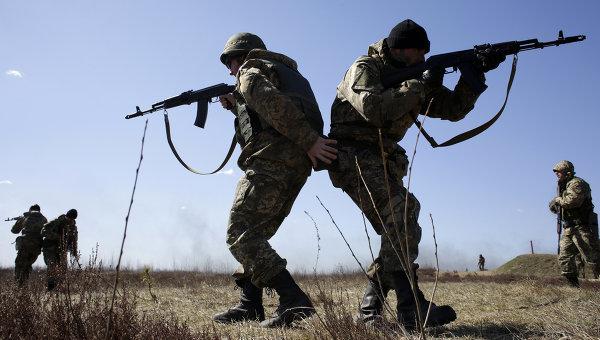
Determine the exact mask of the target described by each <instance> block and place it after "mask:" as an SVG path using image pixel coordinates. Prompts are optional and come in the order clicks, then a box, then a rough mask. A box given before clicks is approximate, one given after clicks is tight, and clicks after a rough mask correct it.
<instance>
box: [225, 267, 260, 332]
mask: <svg viewBox="0 0 600 340" xmlns="http://www.w3.org/2000/svg"><path fill="white" fill-rule="evenodd" d="M235 284H236V285H237V286H238V287H239V288H240V303H239V304H237V305H236V306H233V307H231V308H229V309H228V310H227V311H225V312H223V313H219V314H217V315H215V316H213V320H214V321H216V322H219V323H234V322H240V321H246V320H254V321H263V320H264V319H265V309H264V307H263V304H262V297H263V295H262V288H258V287H257V286H255V285H254V284H252V282H251V281H250V279H248V278H242V279H236V280H235Z"/></svg>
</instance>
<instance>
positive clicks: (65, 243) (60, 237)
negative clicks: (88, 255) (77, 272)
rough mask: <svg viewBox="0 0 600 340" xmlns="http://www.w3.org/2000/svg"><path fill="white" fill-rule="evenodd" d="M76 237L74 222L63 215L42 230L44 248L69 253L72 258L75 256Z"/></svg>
mask: <svg viewBox="0 0 600 340" xmlns="http://www.w3.org/2000/svg"><path fill="white" fill-rule="evenodd" d="M77 237H78V235H77V226H76V225H75V221H74V220H71V219H69V218H67V216H65V215H60V216H59V217H58V218H56V219H54V220H52V221H50V222H48V223H46V224H45V225H44V228H43V229H42V238H43V245H44V248H47V247H48V248H49V247H57V248H58V249H59V250H60V251H63V249H64V250H66V251H69V252H70V253H71V255H73V256H77Z"/></svg>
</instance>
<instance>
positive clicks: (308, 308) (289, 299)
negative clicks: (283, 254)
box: [260, 269, 315, 328]
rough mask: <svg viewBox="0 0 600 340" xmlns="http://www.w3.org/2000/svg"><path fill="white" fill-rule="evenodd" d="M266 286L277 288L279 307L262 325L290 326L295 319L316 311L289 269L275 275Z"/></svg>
mask: <svg viewBox="0 0 600 340" xmlns="http://www.w3.org/2000/svg"><path fill="white" fill-rule="evenodd" d="M266 286H267V287H269V288H273V289H275V291H276V292H277V294H278V295H279V307H277V309H276V310H275V314H274V315H273V317H272V318H270V319H268V320H265V321H263V322H261V323H260V325H261V326H262V327H268V328H273V327H282V326H289V325H291V324H292V323H293V322H294V321H297V320H302V319H304V318H307V317H309V316H311V315H313V314H314V313H315V308H314V307H313V305H312V303H311V302H310V299H309V298H308V296H307V295H306V294H305V293H304V292H303V291H302V289H300V287H298V285H297V284H296V282H294V279H293V278H292V275H290V272H288V271H287V269H284V270H282V271H281V272H279V274H277V275H275V276H274V277H273V278H272V279H271V281H270V282H268V283H267V284H266Z"/></svg>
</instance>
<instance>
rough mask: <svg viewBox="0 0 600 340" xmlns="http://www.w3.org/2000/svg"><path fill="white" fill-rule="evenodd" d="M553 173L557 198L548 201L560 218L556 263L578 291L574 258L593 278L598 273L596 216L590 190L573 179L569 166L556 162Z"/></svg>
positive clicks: (599, 256) (575, 177) (570, 164)
mask: <svg viewBox="0 0 600 340" xmlns="http://www.w3.org/2000/svg"><path fill="white" fill-rule="evenodd" d="M553 171H554V173H555V174H556V177H557V179H558V187H559V193H560V194H559V195H558V196H557V197H555V198H553V199H552V200H551V201H550V204H549V206H550V211H551V212H553V213H555V214H557V213H560V214H561V217H562V225H563V233H562V236H561V238H560V250H559V255H558V263H559V265H560V269H561V272H562V275H563V276H564V277H565V278H566V279H567V281H568V282H569V284H570V285H571V286H574V287H579V279H578V278H577V276H578V269H577V265H576V257H577V254H580V255H581V257H582V259H583V261H584V262H585V263H586V264H587V265H588V266H590V267H591V268H592V272H593V275H594V277H595V278H597V277H598V274H599V273H600V253H599V247H598V233H597V230H598V215H596V213H595V212H594V204H593V203H592V190H591V189H590V186H589V184H588V183H587V182H586V181H584V180H583V179H581V178H579V177H577V176H575V167H574V166H573V163H571V162H569V161H566V160H565V161H560V162H558V163H557V164H556V165H555V166H554V168H553Z"/></svg>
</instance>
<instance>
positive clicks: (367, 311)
mask: <svg viewBox="0 0 600 340" xmlns="http://www.w3.org/2000/svg"><path fill="white" fill-rule="evenodd" d="M389 291H390V288H389V287H386V286H385V285H383V284H380V283H379V281H376V280H369V283H368V285H367V288H366V289H365V294H364V295H363V298H362V302H361V304H360V307H359V308H358V321H362V322H364V323H365V324H367V325H375V324H376V323H378V322H381V321H382V312H383V303H384V302H385V298H386V297H387V294H388V292H389Z"/></svg>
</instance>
